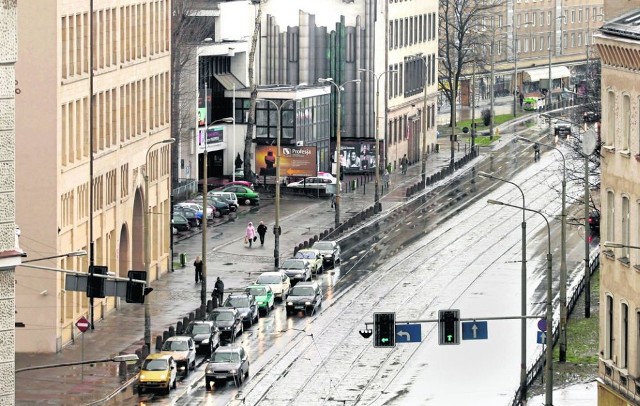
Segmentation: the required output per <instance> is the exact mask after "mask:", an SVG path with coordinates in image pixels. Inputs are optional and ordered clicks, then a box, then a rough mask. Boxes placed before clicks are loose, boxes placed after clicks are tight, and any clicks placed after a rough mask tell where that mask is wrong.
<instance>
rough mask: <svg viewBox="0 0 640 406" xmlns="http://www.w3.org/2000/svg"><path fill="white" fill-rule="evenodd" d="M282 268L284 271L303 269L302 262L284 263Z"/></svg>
mask: <svg viewBox="0 0 640 406" xmlns="http://www.w3.org/2000/svg"><path fill="white" fill-rule="evenodd" d="M282 268H285V269H304V262H303V261H284V263H283V264H282Z"/></svg>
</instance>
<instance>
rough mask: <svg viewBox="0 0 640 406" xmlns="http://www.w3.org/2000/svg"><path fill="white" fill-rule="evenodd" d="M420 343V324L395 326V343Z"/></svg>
mask: <svg viewBox="0 0 640 406" xmlns="http://www.w3.org/2000/svg"><path fill="white" fill-rule="evenodd" d="M420 341H422V326H421V325H420V324H396V343H419V342H420Z"/></svg>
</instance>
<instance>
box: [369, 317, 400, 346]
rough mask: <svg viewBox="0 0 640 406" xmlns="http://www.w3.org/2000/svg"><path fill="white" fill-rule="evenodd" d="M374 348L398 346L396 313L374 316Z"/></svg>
mask: <svg viewBox="0 0 640 406" xmlns="http://www.w3.org/2000/svg"><path fill="white" fill-rule="evenodd" d="M373 346H374V347H395V346H396V314H395V313H374V314H373Z"/></svg>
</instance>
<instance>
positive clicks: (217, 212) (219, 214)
mask: <svg viewBox="0 0 640 406" xmlns="http://www.w3.org/2000/svg"><path fill="white" fill-rule="evenodd" d="M213 217H215V218H220V217H222V213H220V212H219V211H216V212H215V213H213Z"/></svg>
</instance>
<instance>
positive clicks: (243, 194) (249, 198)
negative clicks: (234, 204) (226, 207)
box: [221, 185, 260, 205]
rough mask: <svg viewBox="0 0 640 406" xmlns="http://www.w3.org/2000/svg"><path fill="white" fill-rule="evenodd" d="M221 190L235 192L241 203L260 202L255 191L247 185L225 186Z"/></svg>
mask: <svg viewBox="0 0 640 406" xmlns="http://www.w3.org/2000/svg"><path fill="white" fill-rule="evenodd" d="M221 191H222V192H231V193H235V194H236V196H237V197H238V202H240V203H242V204H245V205H249V204H253V205H258V204H260V195H259V194H258V193H256V192H255V191H254V190H253V189H251V188H249V187H247V186H242V185H231V186H225V187H224V188H223V189H222V190H221Z"/></svg>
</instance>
